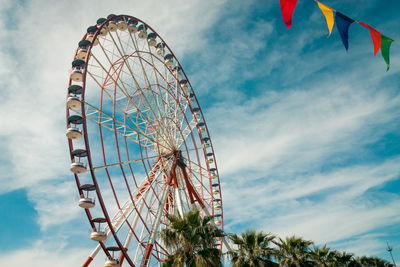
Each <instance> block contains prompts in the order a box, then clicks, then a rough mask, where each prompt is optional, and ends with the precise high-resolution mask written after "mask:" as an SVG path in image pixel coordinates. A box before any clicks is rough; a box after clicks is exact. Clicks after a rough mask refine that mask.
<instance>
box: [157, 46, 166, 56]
mask: <svg viewBox="0 0 400 267" xmlns="http://www.w3.org/2000/svg"><path fill="white" fill-rule="evenodd" d="M156 52H157V55H159V56H161V57H162V56H164V54H165V49H164V48H163V47H158V48H157V50H156Z"/></svg>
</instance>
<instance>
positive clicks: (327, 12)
mask: <svg viewBox="0 0 400 267" xmlns="http://www.w3.org/2000/svg"><path fill="white" fill-rule="evenodd" d="M317 4H318V7H319V9H321V11H322V14H324V16H325V20H326V26H328V31H329V35H330V34H331V33H332V29H333V25H334V24H335V19H334V16H333V9H332V8H330V7H328V6H327V5H324V4H322V3H321V2H318V1H317Z"/></svg>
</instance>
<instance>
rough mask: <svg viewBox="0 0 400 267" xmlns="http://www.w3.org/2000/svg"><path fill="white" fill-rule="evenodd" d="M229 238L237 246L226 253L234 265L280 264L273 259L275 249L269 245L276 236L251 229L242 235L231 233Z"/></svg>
mask: <svg viewBox="0 0 400 267" xmlns="http://www.w3.org/2000/svg"><path fill="white" fill-rule="evenodd" d="M229 239H230V240H231V241H232V242H233V244H234V245H236V247H237V248H235V249H232V250H230V251H228V252H227V253H226V254H227V255H228V257H229V258H230V260H231V263H232V266H233V267H257V266H260V267H263V266H265V267H269V266H278V264H276V263H275V262H273V261H272V256H273V255H274V252H275V250H274V249H273V248H271V247H269V245H270V243H271V241H272V240H274V239H275V236H273V235H271V234H265V233H263V232H256V231H253V230H249V231H247V232H245V233H242V234H241V235H240V236H239V235H237V234H229Z"/></svg>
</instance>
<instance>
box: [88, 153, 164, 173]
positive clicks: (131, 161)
mask: <svg viewBox="0 0 400 267" xmlns="http://www.w3.org/2000/svg"><path fill="white" fill-rule="evenodd" d="M158 157H159V156H158V155H157V156H152V157H147V158H140V159H132V160H128V161H123V162H117V163H111V164H107V165H103V166H97V167H93V170H94V171H96V170H100V169H105V168H109V167H114V166H120V165H126V164H131V163H135V162H140V161H143V160H149V159H154V158H158Z"/></svg>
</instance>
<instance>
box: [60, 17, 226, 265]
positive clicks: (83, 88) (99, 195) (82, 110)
mask: <svg viewBox="0 0 400 267" xmlns="http://www.w3.org/2000/svg"><path fill="white" fill-rule="evenodd" d="M116 18H129V19H134V20H136V21H138V22H140V23H142V24H143V25H146V27H147V28H148V29H150V30H151V31H152V32H154V33H155V34H156V35H157V37H158V38H159V39H160V40H161V41H162V43H163V44H165V47H166V48H167V49H168V50H169V52H170V54H171V55H172V56H173V58H174V60H175V61H176V63H177V65H178V66H179V67H180V69H181V71H182V75H183V76H184V77H185V79H186V81H187V82H188V84H189V85H190V88H192V90H191V92H192V93H193V94H194V91H193V87H192V86H191V83H190V80H189V79H188V77H187V75H186V73H185V71H184V69H183V68H182V66H181V64H180V62H179V60H178V59H177V58H176V57H175V54H174V53H173V51H172V49H170V47H169V46H168V44H167V43H166V42H165V41H164V39H162V37H161V36H160V35H159V34H158V33H157V32H156V31H155V30H154V29H153V28H152V27H150V26H149V25H148V24H147V23H145V22H144V21H143V20H141V19H139V18H136V17H133V16H129V15H118V16H114V17H110V18H108V19H107V20H106V21H104V22H103V24H102V25H101V26H100V27H98V28H97V30H96V32H95V34H94V38H98V36H99V33H100V30H101V29H102V28H103V27H105V25H106V23H108V22H109V21H112V20H113V19H116ZM85 37H86V35H85V36H84V38H85ZM92 48H93V43H91V44H90V46H89V49H88V58H87V59H86V63H88V62H89V60H90V56H91V50H92ZM76 52H77V51H76ZM75 54H76V53H75ZM87 73H88V72H87V68H86V69H85V71H84V73H83V80H82V108H81V112H82V118H83V122H82V127H83V133H84V135H83V137H84V141H85V142H84V143H85V148H86V151H87V160H88V164H89V167H90V168H89V170H90V174H91V177H92V180H93V183H94V187H95V189H96V190H95V191H96V193H97V195H98V197H99V203H100V207H101V209H102V212H103V214H104V216H105V219H106V220H107V224H108V226H109V229H110V230H111V232H112V235H113V236H114V239H115V241H116V242H117V245H118V247H120V248H123V245H122V243H120V241H119V239H118V236H117V234H116V233H115V232H114V229H113V226H112V224H111V219H110V216H109V214H108V211H107V207H106V205H105V203H104V200H103V198H102V193H101V190H100V187H99V185H98V183H97V178H96V174H95V172H94V171H95V169H94V166H93V162H92V158H91V151H90V143H89V134H88V129H87V120H86V114H85V109H84V107H85V101H84V100H85V91H86V79H87ZM71 85H73V83H72V79H70V81H69V86H71ZM194 98H195V102H196V103H197V108H198V109H199V111H200V113H201V116H202V121H203V123H204V128H205V131H206V134H207V137H208V138H209V142H210V149H211V151H212V153H213V155H214V156H213V157H214V158H215V153H214V148H213V145H212V141H211V138H210V134H209V130H208V127H207V123H206V121H205V118H204V116H203V112H202V110H201V107H200V105H199V102H198V101H197V97H196V95H195V94H194ZM188 107H189V108H190V112H191V113H192V114H193V108H192V106H191V105H188ZM69 113H70V112H69V109H68V107H67V119H68V117H69V115H70V114H69ZM185 119H186V117H185ZM67 125H68V123H67ZM188 125H189V124H188ZM193 130H194V129H193ZM193 130H192V131H191V132H190V134H191V137H192V138H194V137H193V134H192V133H193ZM199 138H201V135H200V134H199ZM185 141H186V140H185V139H183V142H185ZM69 147H70V153H72V147H73V145H72V140H69ZM199 149H201V148H199ZM72 160H74V156H72V154H71V161H72ZM120 163H121V162H120ZM214 165H215V169H216V172H217V174H218V167H217V163H216V160H214ZM129 166H130V165H129ZM146 175H147V177H148V173H147V174H146ZM74 176H75V180H76V182H77V185H78V190H79V193H80V194H81V193H82V189H81V187H80V182H79V178H78V175H77V174H74ZM217 180H218V184H219V190H220V180H219V175H217ZM210 185H211V180H210ZM220 201H221V205H222V195H220ZM85 212H86V214H87V217H88V219H89V221H90V223H91V226H92V227H93V226H94V223H93V222H92V217H91V213H90V211H89V210H88V209H85ZM213 212H214V211H213ZM220 213H221V215H220V216H221V218H223V210H221V212H220ZM222 229H223V224H222ZM100 244H101V246H102V249H103V251H104V252H105V253H106V255H107V256H108V257H109V256H110V255H109V254H107V253H108V252H109V250H107V248H106V247H105V245H104V244H103V243H102V242H100ZM221 245H222V244H221ZM121 252H122V253H123V254H124V255H125V253H126V252H125V251H124V249H121ZM125 259H126V260H127V261H128V262H129V260H130V258H129V256H128V255H127V254H126V255H125ZM129 263H130V264H133V263H131V262H129Z"/></svg>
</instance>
